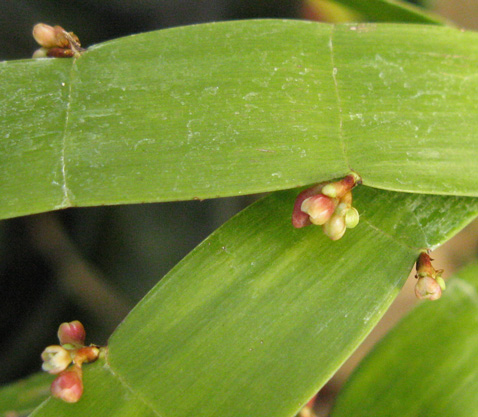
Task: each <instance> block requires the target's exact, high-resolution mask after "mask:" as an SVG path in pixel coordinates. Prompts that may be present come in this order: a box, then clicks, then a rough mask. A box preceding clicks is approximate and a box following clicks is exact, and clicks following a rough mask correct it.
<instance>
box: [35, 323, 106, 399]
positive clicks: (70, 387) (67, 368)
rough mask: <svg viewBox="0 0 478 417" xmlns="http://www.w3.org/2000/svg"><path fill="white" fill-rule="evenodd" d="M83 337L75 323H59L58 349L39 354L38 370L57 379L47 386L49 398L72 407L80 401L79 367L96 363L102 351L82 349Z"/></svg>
mask: <svg viewBox="0 0 478 417" xmlns="http://www.w3.org/2000/svg"><path fill="white" fill-rule="evenodd" d="M85 336H86V333H85V329H84V327H83V325H82V324H81V323H80V322H79V321H77V320H75V321H72V322H70V323H62V324H61V325H60V327H59V329H58V339H59V340H60V345H52V346H48V347H47V348H46V349H45V350H44V351H43V353H42V354H41V358H42V360H43V365H42V369H43V370H44V371H46V372H49V373H50V374H53V375H58V376H57V377H56V378H55V380H54V381H53V382H52V384H51V388H50V390H51V394H52V395H53V396H54V397H56V398H59V399H61V400H63V401H65V402H69V403H76V402H77V401H78V400H79V399H80V398H81V396H82V395H83V370H82V365H83V364H84V363H90V362H94V361H96V360H97V359H98V357H99V356H100V354H101V352H102V350H104V349H105V348H100V347H98V346H95V345H90V346H85Z"/></svg>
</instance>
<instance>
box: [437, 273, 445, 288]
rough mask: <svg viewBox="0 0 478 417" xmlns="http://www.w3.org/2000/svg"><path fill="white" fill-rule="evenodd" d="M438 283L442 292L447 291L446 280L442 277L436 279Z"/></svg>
mask: <svg viewBox="0 0 478 417" xmlns="http://www.w3.org/2000/svg"><path fill="white" fill-rule="evenodd" d="M436 282H438V285H439V286H440V288H441V290H442V291H445V290H446V284H445V280H444V279H443V278H442V277H440V276H437V277H436Z"/></svg>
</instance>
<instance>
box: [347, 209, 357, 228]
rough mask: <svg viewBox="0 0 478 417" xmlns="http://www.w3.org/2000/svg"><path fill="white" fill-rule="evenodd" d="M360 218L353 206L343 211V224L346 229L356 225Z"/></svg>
mask: <svg viewBox="0 0 478 417" xmlns="http://www.w3.org/2000/svg"><path fill="white" fill-rule="evenodd" d="M359 220H360V215H359V212H358V211H357V209H356V208H355V207H349V208H348V209H347V210H346V211H345V225H346V226H347V228H348V229H353V228H354V227H355V226H357V225H358V223H359Z"/></svg>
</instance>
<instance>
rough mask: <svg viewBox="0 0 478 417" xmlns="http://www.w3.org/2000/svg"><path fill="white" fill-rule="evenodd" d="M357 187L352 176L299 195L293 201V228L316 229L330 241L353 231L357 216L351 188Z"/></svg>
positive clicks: (354, 175)
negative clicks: (320, 228)
mask: <svg viewBox="0 0 478 417" xmlns="http://www.w3.org/2000/svg"><path fill="white" fill-rule="evenodd" d="M360 183H361V179H360V177H359V176H358V175H357V174H355V173H352V174H350V175H347V176H346V177H345V178H344V179H342V180H340V181H337V182H325V183H321V184H317V185H315V186H313V187H311V188H308V189H307V190H304V191H302V192H301V193H300V194H299V195H298V196H297V198H296V200H295V204H294V210H293V211H292V225H293V226H294V227H296V228H301V227H305V226H308V225H310V224H315V225H319V226H322V229H323V231H324V233H325V235H326V236H328V237H329V238H330V239H332V240H338V239H340V238H341V237H342V236H343V235H344V233H345V231H346V229H347V228H349V229H352V228H354V227H355V226H357V224H358V222H359V217H360V216H359V213H358V211H357V210H356V209H355V208H354V207H352V188H354V187H355V186H356V185H357V184H360Z"/></svg>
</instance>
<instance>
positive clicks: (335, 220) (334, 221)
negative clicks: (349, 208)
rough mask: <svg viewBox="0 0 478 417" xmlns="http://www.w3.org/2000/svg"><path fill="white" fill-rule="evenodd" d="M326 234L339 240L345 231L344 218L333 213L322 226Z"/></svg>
mask: <svg viewBox="0 0 478 417" xmlns="http://www.w3.org/2000/svg"><path fill="white" fill-rule="evenodd" d="M322 229H323V231H324V233H325V235H326V236H328V237H330V238H331V239H332V240H339V239H340V238H341V237H342V236H343V235H344V233H345V230H346V226H345V218H344V216H341V215H339V214H337V213H335V214H334V215H333V216H332V217H331V218H330V220H329V221H328V222H327V223H325V224H324V225H323V226H322Z"/></svg>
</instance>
